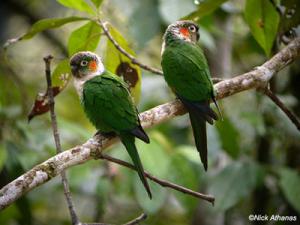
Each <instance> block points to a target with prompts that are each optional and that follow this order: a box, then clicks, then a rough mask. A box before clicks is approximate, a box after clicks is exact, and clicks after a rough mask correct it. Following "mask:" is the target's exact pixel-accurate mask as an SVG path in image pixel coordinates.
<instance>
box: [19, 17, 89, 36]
mask: <svg viewBox="0 0 300 225" xmlns="http://www.w3.org/2000/svg"><path fill="white" fill-rule="evenodd" d="M80 20H87V18H84V17H77V16H72V17H66V18H52V19H43V20H39V21H38V22H36V23H35V24H33V25H32V27H31V29H30V30H29V31H28V32H27V33H26V34H24V35H23V36H22V37H21V38H22V39H29V38H32V37H33V36H34V35H36V34H37V33H39V32H41V31H44V30H48V29H53V28H57V27H60V26H62V25H65V24H66V23H71V22H75V21H80Z"/></svg>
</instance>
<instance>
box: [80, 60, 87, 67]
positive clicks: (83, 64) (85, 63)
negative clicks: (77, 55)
mask: <svg viewBox="0 0 300 225" xmlns="http://www.w3.org/2000/svg"><path fill="white" fill-rule="evenodd" d="M88 63H89V62H88V61H86V60H82V61H81V63H80V65H81V66H86V65H87V64H88Z"/></svg>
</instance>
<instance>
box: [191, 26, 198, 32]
mask: <svg viewBox="0 0 300 225" xmlns="http://www.w3.org/2000/svg"><path fill="white" fill-rule="evenodd" d="M189 30H190V31H191V32H196V30H197V29H196V27H195V26H194V25H191V26H189Z"/></svg>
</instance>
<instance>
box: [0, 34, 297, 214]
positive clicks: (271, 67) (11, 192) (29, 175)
mask: <svg viewBox="0 0 300 225" xmlns="http://www.w3.org/2000/svg"><path fill="white" fill-rule="evenodd" d="M299 55H300V38H297V39H295V40H294V41H292V42H291V43H290V44H289V45H288V46H287V47H285V48H284V49H283V50H281V51H280V52H279V53H277V54H276V55H275V56H274V57H273V58H272V59H270V60H269V61H267V62H266V63H264V64H263V65H261V66H259V67H256V68H255V69H254V70H252V71H250V72H248V73H245V74H242V75H240V76H237V77H234V78H232V79H228V80H225V81H221V82H219V83H217V84H216V85H215V89H216V93H217V98H218V99H222V98H225V97H228V96H230V95H233V94H236V93H239V92H241V91H245V90H248V89H251V88H258V87H262V86H266V84H267V83H268V81H269V80H270V79H271V78H272V76H273V75H274V74H276V73H277V72H278V71H280V70H281V69H283V68H284V67H285V66H287V65H288V64H289V63H291V62H293V61H294V60H295V59H296V58H297V57H298V56H299ZM184 113H185V110H184V108H183V106H182V104H181V103H180V102H179V101H178V100H175V101H172V102H169V103H166V104H163V105H159V106H157V107H155V108H152V109H150V110H148V111H146V112H143V113H142V114H141V121H142V126H143V127H145V128H149V127H152V126H154V125H157V124H160V123H162V122H164V121H166V120H168V119H171V118H173V117H175V116H178V115H182V114H184ZM115 141H116V139H112V138H105V137H103V136H95V137H93V138H90V139H89V140H88V141H87V142H86V143H84V144H83V145H80V146H76V147H74V148H72V149H69V150H66V151H64V152H63V153H61V154H58V155H55V156H53V157H52V158H50V159H48V160H47V161H45V162H43V163H41V164H39V165H37V166H35V167H34V168H33V169H31V170H29V171H28V172H26V173H25V174H23V175H22V176H20V177H18V178H17V179H15V180H14V181H12V182H11V183H9V184H7V185H6V186H4V187H3V188H2V189H1V190H0V209H3V208H5V207H7V206H8V205H10V204H12V203H13V202H14V201H15V200H17V199H18V198H20V197H21V196H22V195H24V194H25V193H26V192H28V191H30V190H32V189H33V188H35V187H37V186H39V185H41V184H43V183H45V182H47V181H48V180H50V179H52V178H53V177H55V176H57V175H58V174H59V173H60V172H61V171H62V170H64V169H67V168H69V167H71V166H75V165H78V164H82V163H85V162H86V161H87V160H90V159H92V158H93V156H97V155H99V152H101V151H103V150H104V149H105V148H106V147H108V146H109V145H111V144H112V143H113V142H115Z"/></svg>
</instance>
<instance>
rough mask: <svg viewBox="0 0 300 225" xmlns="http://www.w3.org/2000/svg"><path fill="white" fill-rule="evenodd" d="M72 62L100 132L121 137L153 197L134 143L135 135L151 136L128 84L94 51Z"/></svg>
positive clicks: (85, 103) (83, 100) (77, 83)
mask: <svg viewBox="0 0 300 225" xmlns="http://www.w3.org/2000/svg"><path fill="white" fill-rule="evenodd" d="M70 66H71V71H72V74H73V77H74V86H75V88H76V90H77V92H78V94H79V96H80V100H81V104H82V106H83V109H84V111H85V113H86V115H87V117H88V118H89V120H90V121H91V122H92V124H93V125H94V126H95V127H96V128H97V130H98V131H99V132H101V133H104V134H111V133H114V134H116V135H118V136H119V137H120V139H121V142H122V143H123V145H124V146H125V148H126V150H127V152H128V153H129V155H130V157H131V159H132V161H133V163H134V166H135V168H136V170H137V172H138V175H139V177H140V179H141V181H142V183H143V184H144V186H145V189H146V191H147V193H148V195H149V198H150V199H151V198H152V195H151V191H150V187H149V184H148V182H147V179H146V177H145V174H144V169H143V165H142V163H141V160H140V157H139V155H138V151H137V149H136V146H135V137H137V138H139V139H141V140H142V141H144V142H146V143H149V137H148V136H147V134H146V133H145V131H144V130H143V128H142V127H141V124H140V120H139V117H138V111H137V109H136V107H135V105H134V103H133V100H132V97H131V95H130V93H129V91H128V88H127V84H126V83H125V82H124V81H123V80H122V79H121V78H120V77H118V76H117V75H115V74H113V73H111V72H109V71H107V70H105V68H104V65H103V63H102V62H101V59H100V57H98V56H97V55H96V54H94V53H92V52H79V53H76V54H75V55H73V56H72V58H71V59H70Z"/></svg>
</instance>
